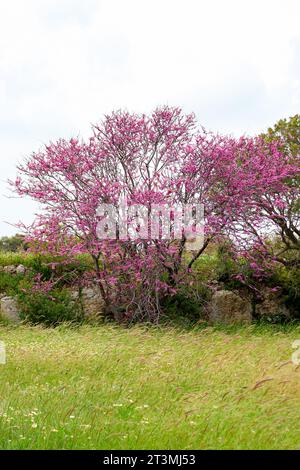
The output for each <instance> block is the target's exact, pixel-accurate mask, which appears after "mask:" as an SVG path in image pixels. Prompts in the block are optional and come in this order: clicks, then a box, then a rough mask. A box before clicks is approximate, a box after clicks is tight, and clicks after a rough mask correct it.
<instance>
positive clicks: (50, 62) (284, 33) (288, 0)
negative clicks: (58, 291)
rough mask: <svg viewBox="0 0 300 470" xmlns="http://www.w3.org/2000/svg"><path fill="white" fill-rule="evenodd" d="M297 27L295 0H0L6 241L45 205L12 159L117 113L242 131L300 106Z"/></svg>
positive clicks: (0, 185) (0, 205) (0, 179)
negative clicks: (14, 190)
mask: <svg viewBox="0 0 300 470" xmlns="http://www.w3.org/2000/svg"><path fill="white" fill-rule="evenodd" d="M299 25H300V2H299V0H280V1H276V0H271V1H270V0H258V1H257V0H251V1H248V0H243V1H240V0H239V1H237V0H226V1H224V0H205V1H204V0H184V1H179V0H148V1H146V0H84V1H83V0H26V1H24V0H0V236H4V235H12V234H14V233H16V231H17V229H16V228H15V226H14V224H15V223H17V222H18V221H22V222H24V223H28V224H29V223H31V222H32V221H33V218H34V214H35V213H36V212H37V211H38V207H37V206H36V205H35V204H34V203H33V202H31V201H30V200H26V199H17V198H15V197H12V194H11V193H10V191H9V189H8V185H7V180H8V179H14V177H15V175H16V165H17V164H18V163H19V162H21V161H22V159H24V158H25V157H26V156H28V155H30V154H31V153H32V152H33V151H36V150H38V149H39V148H41V147H42V146H43V145H44V144H46V143H48V142H49V141H55V140H56V139H58V138H60V137H63V138H66V139H68V138H70V137H72V136H73V137H74V136H75V137H78V136H81V137H86V136H88V135H89V132H90V125H91V123H97V122H98V121H99V120H100V119H101V117H102V116H103V114H105V113H109V112H111V111H112V110H116V109H120V108H125V109H127V110H129V111H134V112H146V113H147V112H150V111H151V110H153V109H154V108H156V107H157V106H159V105H165V104H167V105H170V106H180V107H182V108H183V110H184V111H186V112H191V111H193V112H195V113H196V116H197V119H198V122H199V124H201V125H203V126H204V127H206V128H207V129H210V130H212V131H218V132H221V133H230V134H233V135H237V136H238V135H242V134H252V135H253V134H255V133H258V132H261V131H263V130H265V129H267V128H268V127H269V126H271V125H273V124H274V123H275V122H276V121H277V120H278V119H281V118H283V117H289V116H292V115H294V114H296V113H300V26H299Z"/></svg>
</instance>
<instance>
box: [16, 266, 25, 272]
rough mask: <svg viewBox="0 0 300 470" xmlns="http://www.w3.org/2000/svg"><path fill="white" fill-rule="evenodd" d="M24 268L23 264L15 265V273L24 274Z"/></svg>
mask: <svg viewBox="0 0 300 470" xmlns="http://www.w3.org/2000/svg"><path fill="white" fill-rule="evenodd" d="M25 272H26V268H25V266H23V264H19V266H17V267H16V274H25Z"/></svg>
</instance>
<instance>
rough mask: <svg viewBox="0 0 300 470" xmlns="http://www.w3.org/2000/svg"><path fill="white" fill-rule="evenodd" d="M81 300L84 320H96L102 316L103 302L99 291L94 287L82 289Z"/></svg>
mask: <svg viewBox="0 0 300 470" xmlns="http://www.w3.org/2000/svg"><path fill="white" fill-rule="evenodd" d="M81 300H82V306H83V312H84V316H85V317H86V318H88V319H97V318H99V317H100V316H101V315H102V313H103V306H104V302H103V299H102V296H101V294H100V291H99V290H98V289H97V288H96V287H84V288H83V289H82V297H81Z"/></svg>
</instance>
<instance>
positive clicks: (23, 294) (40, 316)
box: [18, 288, 83, 326]
mask: <svg viewBox="0 0 300 470" xmlns="http://www.w3.org/2000/svg"><path fill="white" fill-rule="evenodd" d="M18 303H19V306H20V310H21V318H22V319H24V320H26V321H28V322H30V323H32V324H38V323H42V324H44V325H46V326H56V325H58V324H60V323H62V322H81V321H82V319H83V314H82V310H81V306H80V304H79V303H77V302H74V301H73V300H72V299H71V296H70V294H69V292H68V291H67V290H66V289H62V290H54V291H51V292H48V293H46V294H45V293H42V292H32V291H31V290H30V288H29V289H22V290H20V292H19V294H18Z"/></svg>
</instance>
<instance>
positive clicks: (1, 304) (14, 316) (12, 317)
mask: <svg viewBox="0 0 300 470" xmlns="http://www.w3.org/2000/svg"><path fill="white" fill-rule="evenodd" d="M0 314H1V317H2V318H3V319H5V320H9V321H11V322H14V323H17V322H19V321H20V312H19V309H18V304H17V301H16V299H14V297H7V296H6V297H2V299H1V300H0Z"/></svg>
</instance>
